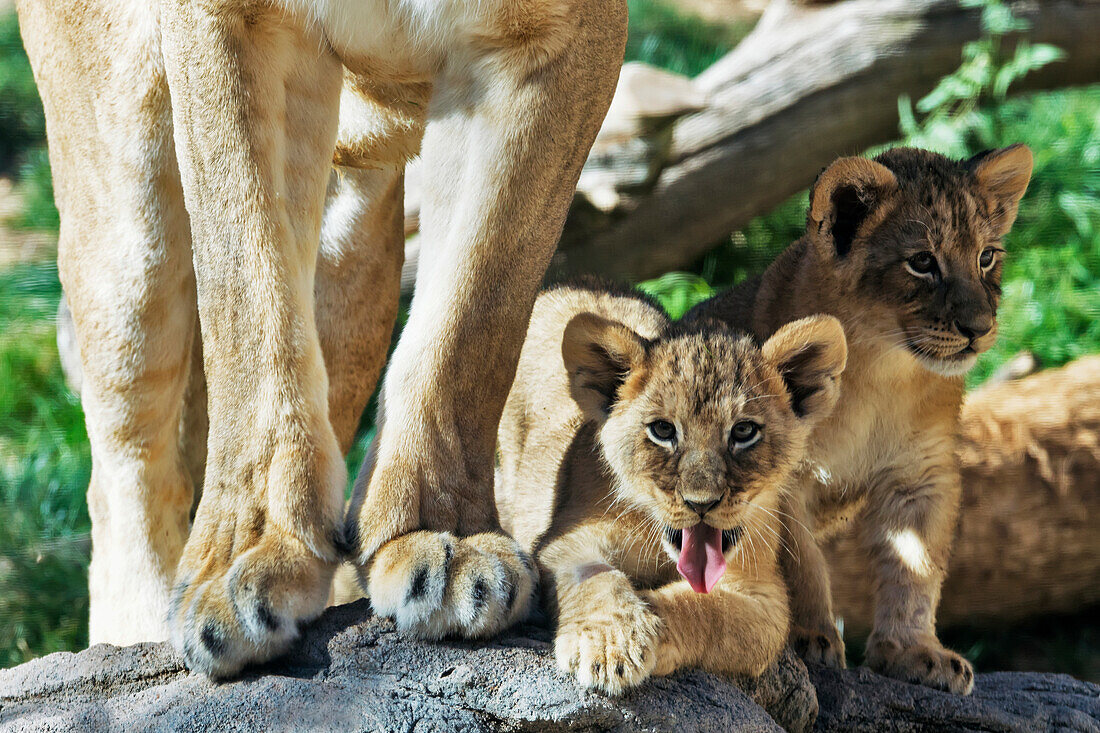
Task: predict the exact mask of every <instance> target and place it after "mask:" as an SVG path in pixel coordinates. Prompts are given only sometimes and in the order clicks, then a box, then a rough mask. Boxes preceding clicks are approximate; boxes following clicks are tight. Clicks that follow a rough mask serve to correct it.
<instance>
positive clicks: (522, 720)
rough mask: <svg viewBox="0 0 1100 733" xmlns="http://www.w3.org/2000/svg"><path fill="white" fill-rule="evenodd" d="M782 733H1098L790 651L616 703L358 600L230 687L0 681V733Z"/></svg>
mask: <svg viewBox="0 0 1100 733" xmlns="http://www.w3.org/2000/svg"><path fill="white" fill-rule="evenodd" d="M814 685H816V686H817V692H816V695H815V691H814ZM818 701H820V704H821V710H820V714H818ZM815 717H816V726H814V720H815ZM783 728H787V729H788V730H795V731H803V730H808V729H811V728H816V730H821V731H874V732H875V733H884V732H886V731H919V730H937V731H940V730H943V731H947V730H950V731H955V730H963V731H969V730H973V731H1031V730H1035V731H1039V730H1043V731H1046V730H1076V731H1098V732H1100V687H1097V686H1096V685H1090V684H1088V683H1085V682H1080V681H1077V680H1075V679H1073V678H1071V677H1066V676H1063V675H1040V674H1018V673H1017V674H1008V673H999V674H988V675H981V676H979V678H978V681H977V688H976V690H975V692H974V695H973V696H971V697H969V698H960V697H956V696H953V695H948V694H945V693H941V692H936V691H934V690H929V689H927V688H921V687H916V686H913V685H907V684H904V683H901V682H895V681H892V680H887V679H885V678H882V677H879V676H877V675H875V674H872V673H871V672H869V671H867V670H865V669H859V670H851V671H834V670H827V669H821V668H813V669H810V670H809V671H807V669H806V668H805V666H803V665H802V663H801V662H799V661H798V660H797V659H795V658H794V657H793V656H792V655H790V654H789V652H788V653H785V654H784V656H783V657H781V658H780V660H779V661H778V662H777V663H776V665H774V666H773V668H772V669H771V670H769V672H768V673H766V674H765V675H764V676H763V677H762V678H761V679H760V680H755V681H745V680H741V681H733V682H732V683H731V681H730V680H726V679H723V678H720V677H716V676H714V675H709V674H705V673H702V672H689V673H683V674H679V675H675V676H673V677H671V678H664V679H655V680H652V681H651V682H649V683H648V684H647V685H645V686H644V687H643V688H641V689H640V690H638V691H636V692H634V693H633V694H630V695H626V696H624V697H621V698H617V699H612V698H607V697H604V696H602V695H597V694H593V693H588V692H585V691H584V690H582V689H580V688H579V687H577V686H576V684H574V682H573V681H572V680H571V679H569V678H568V677H567V676H564V675H562V674H561V673H559V672H558V671H557V669H556V668H555V666H554V662H553V658H552V655H551V653H550V644H549V634H548V632H547V631H546V630H545V629H541V628H538V627H534V626H525V627H521V628H519V629H516V630H515V631H514V632H513V634H511V635H508V636H506V637H505V638H502V639H499V640H496V641H492V642H488V643H485V644H469V643H457V642H444V643H427V642H416V641H409V640H407V639H404V638H402V637H400V636H399V635H398V634H397V633H396V632H395V631H394V628H393V625H392V624H391V623H389V622H387V621H383V620H380V619H377V618H373V617H372V616H371V614H370V610H369V604H368V603H367V602H366V601H360V602H357V603H354V604H349V605H347V606H341V607H339V608H333V609H330V610H329V611H328V612H326V613H325V615H324V616H322V617H321V618H320V619H319V620H318V621H317V622H316V623H314V624H313V625H311V626H310V627H309V629H307V630H306V632H305V633H304V634H303V637H302V639H301V641H300V642H299V643H298V644H297V645H296V646H295V648H294V649H292V650H291V652H290V653H288V654H287V655H286V656H285V657H283V658H282V659H280V660H279V661H277V662H273V663H271V664H268V665H265V666H264V667H260V668H256V669H254V670H252V671H251V672H250V673H249V674H248V675H246V676H245V677H243V678H242V679H239V680H236V681H233V682H227V683H221V684H215V683H212V682H210V681H208V680H207V679H205V678H204V677H201V676H199V675H193V674H189V673H188V672H187V671H186V670H185V669H184V668H183V666H182V664H181V662H180V660H179V658H178V657H177V656H176V655H175V653H174V652H173V651H172V650H171V648H170V647H169V646H168V645H166V644H139V645H136V646H132V647H126V648H117V647H112V646H107V645H100V646H95V647H92V648H91V649H88V650H87V651H84V652H81V653H79V654H67V653H61V654H52V655H50V656H48V657H44V658H42V659H38V660H35V661H33V662H29V663H27V664H24V665H22V666H20V667H16V668H14V669H10V670H0V731H41V730H50V731H72V730H125V731H127V732H129V731H139V730H154V729H155V730H195V731H199V730H219V731H221V730H225V731H269V730H270V731H276V730H336V731H340V732H341V733H352V732H353V731H432V732H433V733H434V732H436V731H480V730H501V731H542V730H562V729H567V730H573V731H588V730H613V731H676V732H677V733H681V732H686V731H732V730H736V731H750V732H751V731H779V730H782V729H783Z"/></svg>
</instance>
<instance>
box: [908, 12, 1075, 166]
mask: <svg viewBox="0 0 1100 733" xmlns="http://www.w3.org/2000/svg"><path fill="white" fill-rule="evenodd" d="M960 4H961V5H962V6H963V7H969V8H977V9H980V10H981V27H982V37H981V38H979V39H978V40H976V41H971V42H969V43H967V44H965V45H964V46H963V52H962V57H963V60H962V63H961V64H960V65H959V68H958V69H956V70H955V71H953V72H952V73H950V74H948V75H947V76H945V77H944V78H943V79H941V80H940V81H939V83H938V84H936V87H935V88H934V89H933V90H932V91H931V92H929V93H928V95H927V96H925V97H924V98H923V99H921V100H920V101H919V102H917V105H916V109H917V112H920V113H921V114H923V115H924V117H923V119H921V120H919V121H918V119H917V116H916V114H915V113H914V111H913V106H912V104H911V103H910V101H909V97H908V96H906V95H902V97H901V98H900V99H899V100H898V115H899V117H900V119H901V131H902V134H903V135H904V136H905V138H906V143H907V144H909V145H913V146H915V147H921V148H928V149H929V150H935V151H937V152H940V153H943V154H944V155H951V156H954V157H960V158H961V157H966V156H967V155H968V154H969V153H968V151H969V150H970V148H971V147H972V146H971V145H970V144H969V143H970V142H971V141H972V139H973V138H974V136H985V137H996V136H997V129H996V123H997V119H996V117H995V116H991V115H990V114H989V112H990V105H991V103H992V104H998V103H1001V102H1004V101H1005V97H1006V96H1007V94H1008V88H1009V87H1010V86H1011V85H1012V83H1013V82H1015V81H1017V80H1019V79H1021V78H1022V77H1024V76H1026V75H1027V74H1028V73H1030V72H1032V71H1034V70H1036V69H1041V68H1042V67H1044V66H1046V65H1047V64H1049V63H1051V62H1053V61H1057V60H1059V59H1061V58H1063V57H1064V56H1065V54H1064V53H1063V52H1062V50H1061V49H1059V48H1057V47H1055V46H1051V45H1049V44H1045V43H1040V44H1034V45H1033V44H1030V43H1028V42H1027V41H1026V40H1020V41H1019V42H1017V43H1016V45H1015V46H1014V48H1013V50H1012V52H1011V53H1009V52H1008V51H1007V50H1006V49H1005V41H1006V39H1007V37H1008V36H1009V35H1010V34H1013V33H1019V32H1022V31H1026V30H1027V29H1028V27H1029V26H1028V24H1027V22H1026V21H1024V20H1022V19H1021V18H1018V17H1017V16H1016V15H1014V14H1013V12H1012V9H1011V8H1010V7H1009V6H1008V5H1007V4H1006V3H1004V2H1003V0H961V2H960Z"/></svg>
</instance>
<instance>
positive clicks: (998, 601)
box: [827, 356, 1100, 635]
mask: <svg viewBox="0 0 1100 733" xmlns="http://www.w3.org/2000/svg"><path fill="white" fill-rule="evenodd" d="M958 459H959V466H960V469H961V472H962V487H963V494H962V506H961V510H960V513H959V529H958V535H957V538H956V540H955V546H954V551H953V553H952V555H951V562H950V567H949V571H948V577H947V581H946V583H944V586H943V597H942V600H941V601H940V609H939V614H938V618H939V623H940V625H941V626H949V625H958V624H967V625H969V624H982V623H986V622H996V623H998V624H1004V623H1008V622H1012V621H1016V620H1021V619H1024V618H1027V617H1033V616H1040V615H1046V614H1053V613H1069V612H1075V611H1080V610H1082V609H1084V608H1088V607H1089V606H1092V605H1096V604H1100V532H1098V531H1097V517H1098V516H1100V356H1091V357H1085V358H1082V359H1078V360H1077V361H1075V362H1073V363H1071V364H1069V365H1067V366H1065V367H1062V368H1060V369H1050V370H1047V371H1043V372H1039V373H1037V374H1034V375H1031V376H1029V377H1026V378H1024V379H1021V380H1018V381H1012V382H1004V383H1001V384H996V385H993V386H990V387H987V388H984V389H979V390H977V391H975V392H973V393H971V394H970V395H969V396H968V398H967V401H966V405H965V406H964V408H963V416H962V430H961V437H960V444H959V449H958ZM827 555H828V556H829V558H830V567H831V569H832V581H833V594H834V599H835V601H836V605H837V613H838V615H841V616H843V618H844V625H845V630H846V631H849V630H851V631H853V632H854V633H856V634H857V635H858V634H861V633H863V632H865V631H866V630H867V628H868V625H869V623H870V619H871V611H872V600H871V595H870V587H869V583H868V577H867V567H868V562H867V559H866V556H865V555H864V553H863V551H862V550H861V548H860V547H859V545H858V544H857V543H856V542H855V540H854V539H853V538H852V537H851V536H843V537H841V538H839V539H838V540H837V541H835V542H834V543H832V544H831V545H830V546H829V547H828V548H827Z"/></svg>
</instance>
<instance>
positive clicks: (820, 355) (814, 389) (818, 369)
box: [762, 316, 848, 420]
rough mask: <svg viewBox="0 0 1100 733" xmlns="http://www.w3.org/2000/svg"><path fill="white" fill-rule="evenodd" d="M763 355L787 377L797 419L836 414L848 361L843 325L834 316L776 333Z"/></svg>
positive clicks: (812, 319) (797, 323) (802, 321)
mask: <svg viewBox="0 0 1100 733" xmlns="http://www.w3.org/2000/svg"><path fill="white" fill-rule="evenodd" d="M762 351H763V353H764V358H765V359H767V360H768V361H770V362H771V363H772V364H773V365H775V368H776V369H778V370H779V373H780V374H781V375H782V376H783V381H784V382H785V383H786V385H787V391H788V392H789V393H790V395H791V407H792V408H793V409H794V414H795V415H797V416H798V417H800V418H806V419H810V420H819V419H821V418H823V417H825V416H827V415H828V414H829V413H830V412H832V410H833V406H834V405H836V400H837V397H839V396H840V374H841V372H843V371H844V366H845V364H846V363H847V361H848V342H847V340H846V339H845V338H844V328H843V327H842V326H841V325H840V321H838V320H837V319H835V318H833V317H832V316H810V317H809V318H802V319H800V320H797V321H793V322H791V323H788V324H787V325H785V326H783V328H781V329H779V330H778V331H776V332H775V334H774V335H773V336H772V337H771V338H770V339H768V340H767V341H766V342H765V343H764V346H763V348H762Z"/></svg>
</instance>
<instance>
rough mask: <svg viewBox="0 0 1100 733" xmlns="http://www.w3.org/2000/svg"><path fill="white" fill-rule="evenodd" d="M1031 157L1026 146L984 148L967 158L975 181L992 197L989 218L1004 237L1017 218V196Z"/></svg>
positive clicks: (1026, 178)
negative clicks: (991, 210)
mask: <svg viewBox="0 0 1100 733" xmlns="http://www.w3.org/2000/svg"><path fill="white" fill-rule="evenodd" d="M1033 165H1034V158H1033V157H1032V155H1031V149H1030V148H1029V147H1028V146H1026V145H1020V144H1017V145H1010V146H1009V147H1007V148H1001V149H999V150H986V151H985V152H982V153H978V154H977V155H975V156H974V157H973V158H971V159H970V160H968V161H966V167H967V168H969V169H970V170H971V171H973V172H974V177H975V178H976V179H977V181H978V184H979V185H980V186H981V187H982V188H984V189H985V190H986V191H988V192H989V194H991V195H992V196H993V199H994V201H995V202H996V206H995V207H994V209H993V214H992V215H991V219H992V221H993V226H994V228H995V229H996V230H997V236H1004V235H1005V234H1007V233H1008V230H1009V229H1011V228H1012V224H1013V222H1015V221H1016V211H1017V209H1018V208H1019V205H1020V199H1022V198H1023V197H1024V192H1025V191H1027V184H1028V183H1029V182H1030V181H1031V168H1032V166H1033Z"/></svg>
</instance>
